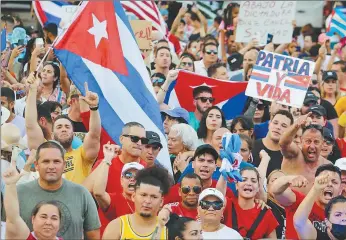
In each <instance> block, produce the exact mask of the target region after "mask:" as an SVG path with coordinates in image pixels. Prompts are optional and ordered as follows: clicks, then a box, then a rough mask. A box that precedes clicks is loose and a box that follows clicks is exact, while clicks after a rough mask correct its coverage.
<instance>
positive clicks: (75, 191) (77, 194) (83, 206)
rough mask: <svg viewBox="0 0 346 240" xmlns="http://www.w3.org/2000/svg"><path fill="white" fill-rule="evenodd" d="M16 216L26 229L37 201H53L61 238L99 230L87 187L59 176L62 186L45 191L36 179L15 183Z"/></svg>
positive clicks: (98, 221)
mask: <svg viewBox="0 0 346 240" xmlns="http://www.w3.org/2000/svg"><path fill="white" fill-rule="evenodd" d="M17 190H18V200H19V207H20V216H21V217H22V218H23V220H24V221H25V222H26V224H27V226H28V227H29V228H30V231H33V228H32V224H31V212H32V210H33V209H34V207H35V206H36V204H37V203H39V202H41V201H51V200H54V201H57V202H59V204H60V208H61V213H62V222H61V224H60V231H59V233H58V236H59V237H62V238H64V239H83V236H84V233H83V232H88V231H92V230H96V229H99V228H100V226H101V224H100V220H99V217H98V214H97V209H96V204H95V202H94V200H93V198H92V197H91V194H90V193H89V192H88V190H87V189H86V188H85V187H83V186H81V185H78V184H75V183H73V182H70V181H68V180H65V179H63V184H62V186H61V187H60V188H59V189H58V190H56V191H47V190H44V189H42V188H41V187H40V185H39V184H38V180H34V181H31V182H28V183H24V184H20V185H18V186H17Z"/></svg>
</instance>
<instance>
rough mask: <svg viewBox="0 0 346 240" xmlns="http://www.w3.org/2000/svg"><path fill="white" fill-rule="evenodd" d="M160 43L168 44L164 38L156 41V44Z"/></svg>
mask: <svg viewBox="0 0 346 240" xmlns="http://www.w3.org/2000/svg"><path fill="white" fill-rule="evenodd" d="M162 42H164V43H167V44H168V41H167V40H166V39H164V38H163V39H160V40H159V41H157V44H159V43H162Z"/></svg>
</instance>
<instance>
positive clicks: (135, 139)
mask: <svg viewBox="0 0 346 240" xmlns="http://www.w3.org/2000/svg"><path fill="white" fill-rule="evenodd" d="M123 136H124V137H128V138H130V139H131V142H133V143H138V141H139V140H141V143H142V144H148V143H149V139H148V138H145V137H142V138H141V137H138V136H133V135H127V134H124V135H123Z"/></svg>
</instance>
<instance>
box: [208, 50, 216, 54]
mask: <svg viewBox="0 0 346 240" xmlns="http://www.w3.org/2000/svg"><path fill="white" fill-rule="evenodd" d="M205 53H206V54H208V55H211V54H214V55H216V54H217V51H212V50H209V51H205Z"/></svg>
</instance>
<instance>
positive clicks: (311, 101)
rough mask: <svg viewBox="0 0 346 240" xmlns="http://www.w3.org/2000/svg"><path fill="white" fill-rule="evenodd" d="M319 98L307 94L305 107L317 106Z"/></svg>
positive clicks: (310, 93)
mask: <svg viewBox="0 0 346 240" xmlns="http://www.w3.org/2000/svg"><path fill="white" fill-rule="evenodd" d="M317 102H318V97H316V95H315V94H314V93H313V92H307V93H306V95H305V99H304V105H310V104H313V105H315V104H317Z"/></svg>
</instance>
